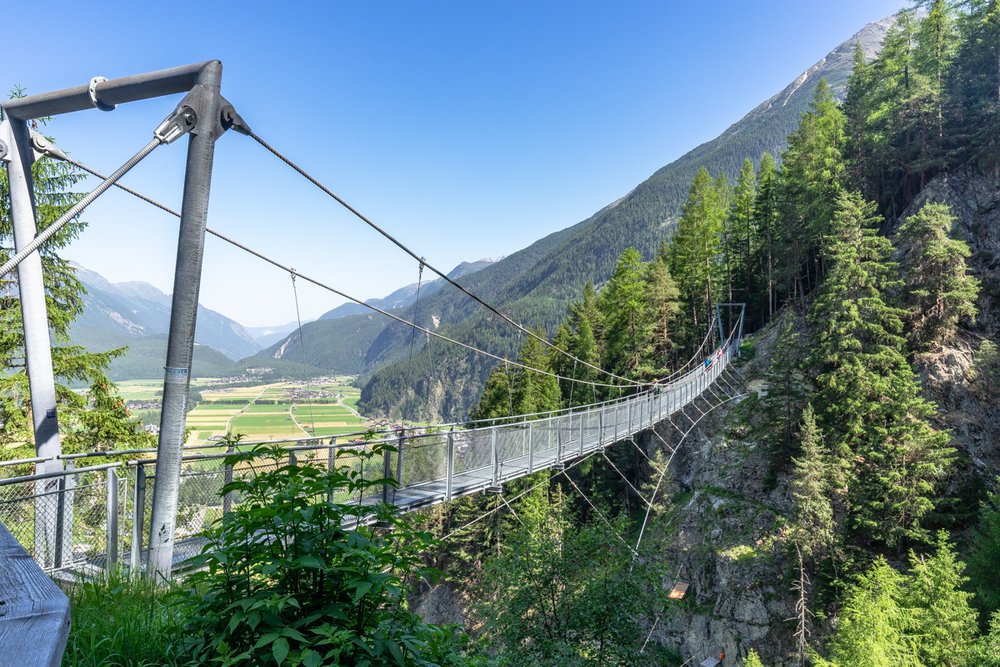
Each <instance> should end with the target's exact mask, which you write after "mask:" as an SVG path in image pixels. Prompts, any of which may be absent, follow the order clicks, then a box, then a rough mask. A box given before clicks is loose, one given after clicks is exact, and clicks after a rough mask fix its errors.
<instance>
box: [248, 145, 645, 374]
mask: <svg viewBox="0 0 1000 667" xmlns="http://www.w3.org/2000/svg"><path fill="white" fill-rule="evenodd" d="M245 129H246V132H245V134H246V136H248V137H250V138H251V139H253V140H254V141H256V142H257V143H258V144H260V146H261V147H263V148H264V149H265V150H267V151H268V152H269V153H271V154H272V155H274V156H275V157H276V158H278V159H279V160H281V161H282V162H284V163H285V164H286V165H288V166H289V167H291V168H292V169H293V170H294V171H296V172H297V173H298V174H299V175H301V176H302V177H303V178H305V179H306V180H307V181H309V182H310V183H312V184H313V185H315V186H316V187H317V188H319V189H320V190H321V191H322V192H323V193H324V194H326V195H327V196H329V197H330V198H332V199H333V200H334V201H336V202H337V203H338V204H340V205H341V206H343V207H344V208H346V209H347V210H348V211H350V212H351V213H352V214H353V215H354V216H355V217H356V218H358V219H359V220H361V221H362V222H364V223H365V224H366V225H368V226H369V227H371V228H372V229H374V230H375V231H376V232H378V233H379V234H381V235H382V236H383V237H384V238H385V239H386V240H388V241H389V242H390V243H392V244H393V245H395V246H396V247H397V248H399V249H400V250H402V251H403V252H405V253H406V254H407V255H409V256H410V257H412V258H413V259H415V260H417V261H418V262H423V258H422V257H420V256H419V255H417V253H416V252H414V251H412V250H410V249H409V248H408V247H407V246H406V245H405V244H403V242H402V241H399V240H398V239H397V238H396V237H394V236H393V235H392V234H390V233H389V232H387V231H386V230H385V229H383V228H382V227H380V226H379V225H377V224H376V223H375V222H373V221H372V220H371V219H370V218H368V217H367V216H365V215H364V214H363V213H361V211H359V210H358V209H356V208H354V207H353V206H352V205H351V204H349V203H348V202H347V201H345V200H344V199H343V198H342V197H340V196H339V195H338V194H337V193H335V192H333V191H332V190H330V188H328V187H326V186H325V185H323V184H322V183H321V182H320V181H319V180H317V179H316V178H315V177H314V176H313V175H312V174H310V173H309V172H307V171H306V170H305V169H303V168H302V167H300V166H299V165H298V164H296V163H295V162H293V161H292V160H291V158H289V157H287V156H285V155H284V154H283V153H281V151H279V150H278V149H277V148H275V147H274V146H272V145H271V144H269V143H268V142H267V141H266V140H264V138H263V137H261V136H260V135H259V134H257V133H256V132H254V131H253V130H251V129H249V128H245ZM243 133H244V132H241V134H243ZM424 264H425V265H426V266H427V268H428V269H430V270H431V271H433V272H434V273H436V274H437V275H438V276H439V277H440V278H442V279H443V280H444V281H445V282H447V283H448V284H449V285H451V286H452V287H454V288H455V289H457V290H459V291H460V292H462V293H463V294H465V295H466V296H467V297H469V298H470V299H472V300H473V301H475V302H476V303H478V304H479V305H481V306H482V307H483V308H486V309H487V310H489V311H490V312H492V313H493V314H495V315H496V316H498V317H500V318H501V319H502V320H504V321H505V322H507V323H508V324H510V325H511V326H513V327H514V328H515V329H517V330H518V331H520V332H521V333H524V334H527V335H529V336H531V337H532V338H534V339H536V340H538V341H539V342H540V343H542V344H543V345H545V346H546V347H549V348H551V349H553V350H556V351H557V352H558V353H559V354H562V355H564V356H566V357H569V358H570V359H573V360H575V361H579V362H580V363H581V364H583V365H585V366H588V367H590V368H592V369H594V370H596V371H598V372H600V373H603V374H605V375H607V376H608V377H611V378H614V379H616V380H621V381H622V382H625V383H627V384H630V385H634V386H639V385H641V384H642V383H641V382H638V381H636V380H632V379H630V378H626V377H622V376H620V375H616V374H614V373H612V372H611V371H609V370H605V369H604V368H601V367H600V366H596V365H594V364H591V363H589V362H586V361H584V360H582V359H579V358H578V357H575V356H573V355H572V354H570V353H569V352H567V351H566V350H563V349H562V348H560V347H558V346H557V345H554V344H553V343H551V342H550V341H548V340H546V339H545V337H544V336H539V335H538V334H536V333H534V332H533V331H531V330H530V329H528V328H526V327H524V326H523V325H521V324H519V323H518V322H515V321H514V320H513V319H511V318H510V317H509V316H507V315H505V314H504V313H502V312H501V311H500V310H498V309H497V308H496V307H495V306H493V305H491V304H489V303H487V302H486V301H484V300H483V299H482V298H480V297H479V296H477V295H476V294H474V293H473V292H471V291H470V290H469V289H467V288H466V287H463V286H462V285H461V284H460V283H458V282H457V281H456V280H454V279H452V278H451V277H449V276H448V274H447V273H445V272H443V271H441V270H439V269H438V268H436V267H435V266H433V265H432V264H427V263H426V262H424Z"/></svg>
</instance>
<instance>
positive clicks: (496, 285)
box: [73, 17, 894, 419]
mask: <svg viewBox="0 0 1000 667" xmlns="http://www.w3.org/2000/svg"><path fill="white" fill-rule="evenodd" d="M893 21H894V18H893V17H889V18H886V19H883V20H881V21H877V22H873V23H871V24H868V25H866V26H865V27H864V28H862V30H860V31H859V32H858V33H857V34H855V35H854V36H853V37H851V38H850V39H848V40H846V41H845V42H843V43H842V44H840V45H839V46H837V47H836V48H835V49H833V50H832V51H831V52H830V53H829V54H827V56H825V57H824V58H823V59H821V60H820V61H819V62H817V63H815V64H814V65H813V66H811V67H809V68H808V69H807V70H805V71H804V72H803V73H802V74H801V75H800V76H798V77H796V78H795V80H794V81H792V82H790V83H789V84H788V85H787V86H786V87H785V88H784V89H783V90H781V91H780V92H778V93H777V94H775V95H774V96H772V97H771V98H769V99H767V100H765V101H764V102H762V103H761V104H759V105H758V106H756V107H755V108H754V109H752V110H751V111H750V112H749V113H747V114H746V115H745V116H744V117H743V118H741V119H740V120H739V121H737V122H736V123H734V124H733V125H732V126H730V127H729V128H727V129H726V130H725V131H724V132H723V133H722V134H720V135H719V136H718V137H716V138H715V139H712V140H711V141H708V142H706V143H704V144H702V145H700V146H698V147H696V148H694V149H693V150H691V151H690V152H688V153H686V154H685V155H683V156H681V157H680V158H678V159H677V160H675V161H674V162H672V163H670V164H668V165H666V166H664V167H662V168H661V169H659V170H657V171H656V172H655V173H653V174H652V175H651V176H650V177H649V178H648V179H646V180H645V181H643V182H642V183H640V184H638V185H637V186H636V187H635V188H634V189H632V190H631V191H630V192H629V193H627V194H626V195H625V196H623V197H621V198H620V199H618V200H616V201H614V202H612V203H610V204H608V205H607V206H605V207H604V208H602V209H600V210H599V211H597V212H596V213H594V214H593V215H592V216H590V217H589V218H587V219H586V220H583V221H581V222H578V223H577V224H575V225H572V226H570V227H567V228H565V229H562V230H560V231H557V232H555V233H552V234H549V235H548V236H546V237H544V238H542V239H540V240H538V241H536V242H535V243H533V244H531V245H530V246H528V247H527V248H524V249H523V250H520V251H518V252H516V253H513V254H512V255H509V256H507V257H505V258H503V259H501V260H498V261H496V262H492V261H489V260H481V261H479V262H467V263H463V264H461V265H459V266H458V267H456V268H455V269H454V270H453V271H452V272H451V273H450V274H449V276H450V277H451V278H453V279H455V280H458V281H460V282H461V283H462V284H463V285H464V286H465V287H466V288H468V289H469V290H471V291H473V292H474V293H476V294H478V295H479V296H481V297H482V298H483V299H485V300H487V301H488V302H490V303H492V304H493V305H495V306H497V307H499V308H501V309H502V310H503V311H504V312H506V313H507V314H509V315H510V316H512V317H513V318H514V319H515V320H517V321H520V322H523V323H525V324H529V325H532V326H541V327H542V328H544V329H546V330H547V331H548V332H550V333H551V331H552V329H553V328H554V327H555V326H556V324H557V323H558V322H559V321H560V320H561V318H562V317H563V315H564V314H565V308H566V305H567V303H569V302H570V301H571V300H572V299H575V298H577V297H578V296H579V294H580V293H581V290H582V288H583V286H584V285H585V284H586V283H587V282H588V281H589V282H591V283H593V284H595V285H600V284H602V283H603V282H605V281H606V280H607V279H608V277H609V276H610V274H611V271H612V270H613V268H614V264H615V261H616V260H617V258H618V256H619V255H620V254H621V252H622V251H623V250H625V249H626V248H628V247H635V248H637V249H639V251H640V252H641V253H642V254H643V255H644V256H645V257H647V258H648V257H650V256H651V255H652V253H653V252H654V251H655V249H656V247H657V245H658V244H659V243H660V241H661V240H665V239H668V238H669V236H670V235H671V234H672V232H673V228H674V226H675V224H676V221H677V219H678V218H679V215H680V211H681V207H682V206H683V203H684V201H685V200H686V198H687V193H688V189H689V187H690V183H691V181H692V179H693V178H694V175H695V173H696V172H697V171H698V169H700V168H702V167H705V168H706V169H708V170H709V172H711V173H712V174H713V176H714V175H717V174H720V173H721V174H725V175H726V176H727V177H728V178H729V179H730V180H731V181H732V180H734V179H735V177H736V175H737V173H738V171H739V169H740V166H741V164H742V162H743V160H744V158H746V157H749V158H751V159H752V160H754V161H755V162H756V161H758V160H759V158H760V156H761V155H762V154H763V153H764V152H765V151H767V152H770V153H772V154H773V155H776V156H777V155H778V154H779V153H780V152H781V151H782V150H783V149H784V148H785V145H786V138H787V136H788V134H789V133H791V132H792V131H793V130H794V129H795V128H796V127H797V125H798V121H799V118H800V116H801V114H802V113H803V112H804V111H806V110H807V109H808V106H809V104H810V101H811V100H812V98H813V95H814V92H815V88H816V85H817V84H818V82H819V81H820V79H825V80H826V81H827V83H828V84H829V85H830V87H831V90H832V92H833V94H834V95H835V96H837V97H842V96H843V94H844V92H845V88H846V82H847V78H848V77H849V76H850V72H851V68H852V65H853V54H854V47H855V44H856V43H858V44H860V45H861V47H862V49H863V50H864V53H865V55H866V57H868V58H869V59H870V58H872V57H874V56H875V55H876V54H877V53H878V51H879V49H880V48H881V44H882V40H883V38H884V37H885V34H886V32H887V31H888V29H889V27H890V26H891V25H892V24H893ZM81 279H82V280H83V281H84V283H85V284H86V285H87V287H88V291H89V295H88V297H87V300H86V307H85V312H84V315H83V316H82V317H81V318H80V319H79V320H78V321H77V323H76V324H75V325H74V329H73V337H74V340H75V342H81V343H83V344H85V345H88V346H89V344H90V343H94V342H100V343H102V344H103V347H104V348H105V349H106V348H107V347H108V341H112V342H113V344H130V345H133V346H135V345H136V344H137V342H138V341H140V339H142V338H143V337H145V338H146V339H147V340H144V341H142V343H141V344H142V345H144V346H150V345H152V344H153V343H152V342H151V341H154V340H155V339H156V337H157V336H158V335H162V334H165V333H166V330H167V322H168V315H169V305H170V302H169V297H168V296H167V295H165V294H163V293H162V292H160V291H159V290H157V289H156V288H154V287H152V286H150V285H147V284H144V283H120V284H116V285H111V284H110V283H108V282H107V281H105V280H104V279H103V278H100V276H97V274H94V273H93V272H87V271H85V270H84V271H81ZM369 303H370V304H371V305H374V306H376V307H378V308H381V309H384V310H390V311H392V312H394V313H395V314H397V315H399V316H400V317H404V318H406V319H411V320H414V321H416V322H417V323H418V324H420V325H421V326H423V327H425V328H428V329H431V330H435V331H439V332H440V333H442V334H445V335H448V336H452V337H455V338H457V339H460V340H463V341H466V342H468V343H470V344H473V345H477V346H479V347H481V348H484V349H487V350H489V351H490V352H493V353H495V354H502V355H505V356H510V355H514V354H516V352H517V347H518V336H517V332H516V331H515V330H513V329H512V328H510V327H506V326H504V325H502V323H501V322H498V321H496V318H490V317H487V314H486V313H484V311H483V309H482V308H481V307H480V306H478V305H477V304H475V303H473V302H472V301H471V300H470V299H468V298H467V297H465V296H464V295H462V294H460V293H459V292H458V291H457V290H454V289H451V288H448V287H447V285H445V283H444V281H443V280H440V279H437V280H428V281H425V282H423V283H422V284H421V285H420V292H419V299H418V294H417V284H412V285H407V286H405V287H402V288H400V289H399V290H396V291H395V292H393V293H392V294H390V295H388V296H386V297H384V298H382V299H372V300H370V301H369ZM102 331H111V332H113V333H112V334H111V335H109V334H105V333H101V332H102ZM254 334H257V335H258V336H259V337H258V338H256V339H255V338H254ZM196 343H198V344H199V347H204V348H206V349H205V350H203V352H202V355H203V356H206V355H207V356H210V357H212V359H213V360H214V361H215V362H221V360H220V359H219V358H218V357H215V356H212V355H210V354H209V352H208V351H209V349H211V350H218V352H221V353H222V355H226V356H227V357H228V358H229V359H230V360H236V359H240V361H239V364H238V366H242V367H250V366H265V365H274V364H276V363H280V362H291V363H294V364H297V365H305V366H308V367H313V368H316V369H322V370H325V371H333V372H339V373H350V374H355V373H357V374H363V376H364V377H363V380H364V382H365V387H364V390H363V394H362V408H363V409H365V410H368V411H370V412H372V413H383V414H389V415H393V416H406V417H413V418H415V417H420V418H423V419H435V418H446V419H457V418H462V417H464V416H465V414H466V413H467V410H468V408H469V407H470V406H471V405H473V404H474V403H475V401H476V399H477V398H478V394H479V388H480V386H481V383H482V382H483V381H485V377H486V375H487V374H488V372H489V370H490V368H491V366H492V362H490V361H488V360H484V359H473V358H472V357H470V356H469V353H466V352H464V351H460V350H456V349H455V348H450V349H449V348H446V347H444V346H441V345H437V344H436V343H435V344H434V346H432V347H429V346H428V340H426V338H425V336H423V335H414V333H413V331H412V330H410V329H409V328H407V327H404V326H402V325H400V324H398V323H393V322H386V321H385V320H384V318H381V317H379V316H377V315H375V314H373V313H371V312H370V311H369V310H368V309H366V308H364V307H363V306H361V305H358V304H345V305H342V306H339V307H337V308H334V309H332V310H330V311H329V312H327V313H325V314H323V315H322V316H321V317H320V318H319V319H318V320H316V321H314V322H311V323H308V324H305V325H304V326H303V328H302V332H301V336H299V335H298V332H297V326H296V325H295V324H294V323H292V324H288V325H285V326H282V327H270V328H267V330H264V331H254V332H251V331H248V330H247V329H246V328H244V327H242V326H240V325H239V324H237V323H236V322H234V321H232V320H229V319H228V318H225V317H224V316H222V315H221V314H219V313H215V312H214V311H210V310H208V309H204V308H202V309H201V310H200V311H199V316H198V333H197V336H196ZM164 346H165V343H164ZM262 347H263V348H265V349H263V350H262V349H261V348H262ZM416 354H422V355H423V357H418V358H417V360H416V361H415V355H416ZM222 355H218V356H220V357H221V356H222ZM130 356H132V355H131V354H130ZM146 356H149V354H147V355H146ZM157 358H158V359H160V358H162V355H161V356H159V357H157ZM224 358H225V357H223V359H224ZM196 359H197V355H196ZM206 361H207V360H206ZM415 364H416V366H415ZM298 367H299V368H302V366H298ZM161 372H162V371H161V370H160V369H159V368H157V369H156V373H154V374H153V375H151V376H149V377H159V375H160V374H161ZM196 374H197V371H196ZM463 374H464V375H465V377H460V376H461V375H463ZM416 396H421V397H422V398H421V400H420V401H417V400H415V397H416ZM417 404H422V405H424V408H422V409H423V410H424V412H423V413H422V414H415V413H414V410H415V409H416V408H415V407H414V406H416V405H417Z"/></svg>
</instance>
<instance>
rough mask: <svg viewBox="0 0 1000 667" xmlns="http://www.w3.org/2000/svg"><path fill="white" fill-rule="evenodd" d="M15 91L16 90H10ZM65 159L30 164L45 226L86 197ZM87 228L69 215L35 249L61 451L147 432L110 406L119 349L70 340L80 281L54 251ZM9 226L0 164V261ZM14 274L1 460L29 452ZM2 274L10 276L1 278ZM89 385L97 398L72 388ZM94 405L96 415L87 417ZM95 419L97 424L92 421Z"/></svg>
mask: <svg viewBox="0 0 1000 667" xmlns="http://www.w3.org/2000/svg"><path fill="white" fill-rule="evenodd" d="M15 95H20V91H15ZM84 176H85V175H84V174H82V173H81V172H79V171H78V170H77V169H76V168H75V167H72V166H70V165H68V164H66V163H65V162H61V161H57V160H53V159H51V158H48V157H42V158H41V159H39V160H37V161H36V162H35V163H34V165H33V166H32V178H33V182H34V188H35V192H34V195H35V203H36V217H37V219H38V228H39V230H40V231H41V230H43V229H45V228H46V227H48V226H49V225H51V224H52V223H53V222H55V221H56V220H57V219H58V218H59V217H60V216H61V215H62V214H63V213H65V212H66V211H67V210H69V209H70V208H71V207H72V206H73V205H74V204H75V203H77V202H78V201H79V200H80V199H81V198H82V197H83V195H82V194H81V193H78V192H75V191H74V188H75V187H76V185H77V184H78V183H79V182H80V181H81V180H82V179H83V178H84ZM85 227H86V223H85V222H82V221H80V220H78V219H77V220H74V221H72V222H70V223H69V224H67V225H66V226H65V227H63V228H62V229H60V230H59V232H57V233H56V234H54V235H53V236H52V237H51V238H50V239H49V240H48V241H47V242H46V243H45V245H43V246H42V247H41V249H40V250H39V254H40V256H41V262H42V271H43V273H44V281H45V305H46V309H47V316H48V327H49V331H50V332H51V335H52V339H53V346H52V366H53V371H54V373H55V375H56V376H57V378H59V380H60V383H58V384H57V386H56V404H57V407H58V411H59V412H58V415H59V427H60V431H61V432H62V433H63V434H66V435H68V437H66V441H65V445H64V447H63V452H64V453H73V452H78V451H86V450H89V449H92V448H99V447H103V448H107V447H108V445H109V441H108V436H109V435H110V434H112V433H114V434H115V435H116V440H115V442H114V444H113V445H111V446H112V447H124V448H130V447H133V446H143V445H144V444H147V439H146V435H145V434H144V433H142V432H141V430H140V429H138V428H137V427H136V425H135V424H133V423H131V418H130V416H129V415H128V412H127V411H126V410H124V409H123V408H122V409H118V408H115V407H113V405H114V404H116V402H117V401H119V400H120V399H118V397H117V395H116V390H115V388H114V386H113V385H111V384H110V383H109V382H108V379H107V377H106V375H105V373H106V372H107V370H108V365H109V364H110V363H111V360H112V359H114V358H115V357H117V356H120V354H121V353H122V350H120V349H118V350H112V351H110V352H102V353H91V352H87V351H85V350H84V349H83V348H82V347H80V346H77V345H69V344H68V343H69V327H70V325H71V324H72V322H73V320H74V319H75V318H76V317H77V316H78V315H79V314H80V313H81V312H82V310H83V295H84V293H85V290H84V287H83V285H82V284H81V283H80V281H79V280H78V279H77V278H76V272H75V269H74V268H73V267H72V266H71V265H70V263H69V262H68V261H67V260H65V259H63V258H62V257H60V256H59V252H60V251H61V250H63V249H64V248H66V247H67V246H68V245H69V244H70V243H71V242H72V241H73V239H75V238H76V237H77V236H78V235H79V234H80V232H81V231H83V229H84V228H85ZM13 236H14V228H13V219H12V216H11V209H10V192H9V187H8V182H7V172H6V170H0V262H5V261H7V260H8V259H10V257H11V256H12V255H13V254H14V253H13V248H14V240H13ZM16 275H17V274H16V273H14V274H11V276H10V277H9V278H10V279H9V281H8V282H5V284H4V285H3V288H2V289H0V397H2V398H0V459H8V458H22V457H25V456H31V455H33V453H34V450H33V441H34V428H33V425H32V418H31V396H30V392H29V391H28V377H27V369H26V366H25V348H24V327H23V323H22V321H21V307H20V299H19V294H18V290H17V278H16ZM5 280H7V279H6V278H5ZM71 385H75V386H80V385H83V386H90V391H91V395H92V396H94V397H95V401H88V400H87V399H86V398H85V397H83V396H81V395H80V394H79V393H77V392H75V391H73V390H72V389H70V386H71ZM92 410H96V411H97V412H99V413H100V414H99V415H91V414H90V413H91V411H92ZM97 422H100V425H98V424H97Z"/></svg>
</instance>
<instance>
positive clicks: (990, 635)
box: [969, 612, 1000, 667]
mask: <svg viewBox="0 0 1000 667" xmlns="http://www.w3.org/2000/svg"><path fill="white" fill-rule="evenodd" d="M971 653H972V655H971V656H970V658H969V667H1000V612H994V613H993V615H992V616H991V617H990V627H989V630H988V631H987V633H986V634H985V635H983V636H982V637H980V638H979V641H978V642H976V645H975V646H974V647H973V648H972V651H971Z"/></svg>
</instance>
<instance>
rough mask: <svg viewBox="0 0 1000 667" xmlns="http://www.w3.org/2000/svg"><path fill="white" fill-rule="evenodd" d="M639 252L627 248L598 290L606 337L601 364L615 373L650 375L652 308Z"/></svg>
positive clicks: (636, 375)
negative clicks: (608, 278)
mask: <svg viewBox="0 0 1000 667" xmlns="http://www.w3.org/2000/svg"><path fill="white" fill-rule="evenodd" d="M646 276H647V268H646V265H645V264H644V263H643V261H642V255H640V254H639V251H638V250H636V249H635V248H628V249H626V250H625V252H623V253H622V254H621V256H620V257H619V258H618V263H617V264H616V265H615V270H614V273H612V274H611V278H610V280H608V284H607V285H606V286H605V287H604V290H603V291H602V292H601V300H600V310H601V315H602V321H603V322H604V335H605V340H606V348H605V359H604V367H605V368H607V369H609V370H611V371H612V372H614V373H616V374H618V375H625V376H635V377H639V376H643V375H649V373H650V371H651V369H650V368H649V367H648V366H647V364H648V361H649V359H650V358H651V357H652V350H653V344H652V343H653V326H654V323H653V311H652V308H651V307H650V302H649V297H648V294H647V288H648V283H647V281H646Z"/></svg>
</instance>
